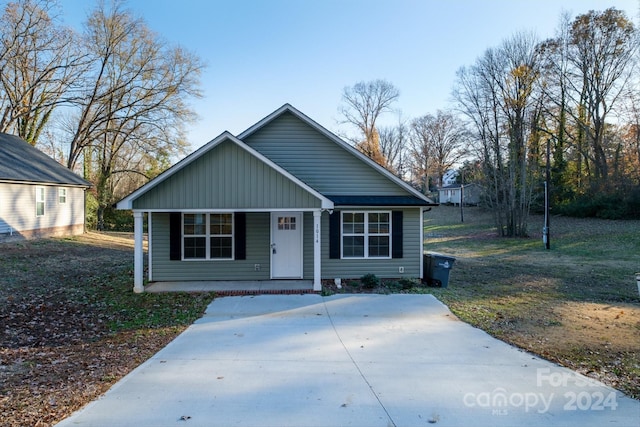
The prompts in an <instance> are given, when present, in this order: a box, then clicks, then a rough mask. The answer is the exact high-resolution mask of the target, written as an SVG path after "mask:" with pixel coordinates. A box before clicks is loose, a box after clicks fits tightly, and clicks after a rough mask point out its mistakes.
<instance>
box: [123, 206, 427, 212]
mask: <svg viewBox="0 0 640 427" xmlns="http://www.w3.org/2000/svg"><path fill="white" fill-rule="evenodd" d="M385 207H386V206H385ZM416 207H417V206H416ZM360 208H362V206H360ZM404 208H406V206H404ZM118 209H120V208H118ZM318 209H321V210H330V209H333V208H293V207H291V208H242V207H238V208H225V209H219V208H215V210H211V209H201V208H198V209H145V210H144V211H145V212H155V213H171V212H184V213H207V212H214V211H215V212H217V213H233V212H250V213H256V212H313V211H317V210H318ZM340 209H342V206H341V207H340Z"/></svg>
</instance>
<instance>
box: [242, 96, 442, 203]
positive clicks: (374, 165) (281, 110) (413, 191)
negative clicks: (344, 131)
mask: <svg viewBox="0 0 640 427" xmlns="http://www.w3.org/2000/svg"><path fill="white" fill-rule="evenodd" d="M286 111H288V112H290V113H291V114H293V115H294V116H296V117H298V118H299V119H300V120H302V121H303V122H305V123H307V124H308V125H309V126H311V127H313V128H314V129H315V130H317V131H318V132H320V133H321V134H323V135H324V136H326V137H327V138H329V139H330V140H332V141H333V142H335V143H336V144H338V145H340V146H342V147H343V148H344V149H345V150H347V151H348V152H350V153H351V154H353V155H354V156H356V157H357V158H359V159H360V160H362V161H363V162H365V163H367V164H368V165H369V166H371V167H372V168H374V169H375V170H377V171H378V172H379V173H381V174H382V175H384V176H385V177H387V178H388V179H390V180H391V181H393V182H394V183H395V184H397V185H399V186H401V187H402V188H403V189H404V190H406V191H408V192H409V193H411V194H413V195H414V196H416V197H418V198H420V199H422V200H424V201H426V202H429V203H434V202H433V200H431V199H429V198H428V197H427V196H425V195H424V194H422V193H421V192H419V191H418V190H416V189H415V188H413V187H412V186H410V185H409V184H407V183H406V182H404V181H403V180H401V179H400V178H398V177H397V176H395V175H394V174H392V173H391V172H389V171H388V170H387V169H385V168H383V167H382V166H380V165H379V164H377V163H376V162H374V161H373V160H371V159H370V158H369V157H367V156H365V155H364V154H362V153H361V152H360V151H358V150H356V149H355V148H354V147H352V146H351V145H349V144H348V143H346V142H345V141H343V140H342V138H340V137H338V136H337V135H336V134H334V133H333V132H331V131H329V130H327V129H326V128H325V127H323V126H322V125H320V124H319V123H318V122H316V121H315V120H313V119H312V118H310V117H308V116H307V115H305V114H304V113H303V112H301V111H300V110H298V109H297V108H295V107H294V106H292V105H291V104H284V105H283V106H282V107H280V108H278V109H277V110H276V111H274V112H273V113H271V114H269V115H268V116H267V117H265V118H264V119H262V120H260V121H259V122H258V123H256V124H255V125H253V126H251V127H250V128H249V129H247V130H245V131H244V132H242V133H241V134H240V135H238V138H240V139H245V138H246V137H247V136H249V135H251V134H253V133H255V132H256V131H258V130H259V129H261V128H262V127H263V126H265V125H266V124H267V123H269V122H271V121H272V120H274V119H275V118H276V117H278V116H280V115H281V114H283V113H284V112H286Z"/></svg>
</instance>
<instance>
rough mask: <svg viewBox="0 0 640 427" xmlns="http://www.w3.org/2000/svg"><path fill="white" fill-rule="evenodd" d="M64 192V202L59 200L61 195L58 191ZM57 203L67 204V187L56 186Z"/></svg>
mask: <svg viewBox="0 0 640 427" xmlns="http://www.w3.org/2000/svg"><path fill="white" fill-rule="evenodd" d="M62 192H63V193H64V202H61V201H60V198H61V195H60V193H62ZM58 204H59V205H66V204H67V188H66V187H58Z"/></svg>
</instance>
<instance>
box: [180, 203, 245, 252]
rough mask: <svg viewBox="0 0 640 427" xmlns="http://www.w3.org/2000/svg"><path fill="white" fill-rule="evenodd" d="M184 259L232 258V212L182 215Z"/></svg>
mask: <svg viewBox="0 0 640 427" xmlns="http://www.w3.org/2000/svg"><path fill="white" fill-rule="evenodd" d="M182 231H183V258H184V259H233V214H230V213H222V214H219V213H195V214H184V215H183V216H182Z"/></svg>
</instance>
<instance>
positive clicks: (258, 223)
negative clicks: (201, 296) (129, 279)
mask: <svg viewBox="0 0 640 427" xmlns="http://www.w3.org/2000/svg"><path fill="white" fill-rule="evenodd" d="M151 218H152V225H151V231H152V236H151V244H152V250H151V255H152V263H151V264H152V268H153V272H152V273H153V276H152V278H153V280H154V281H191V280H269V278H270V254H269V244H270V239H271V232H270V228H269V227H270V218H271V217H270V214H269V213H268V212H264V213H263V212H257V213H247V256H246V259H244V260H206V261H204V260H198V261H171V260H170V259H169V214H167V213H153V214H151ZM255 264H260V271H256V270H255Z"/></svg>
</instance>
